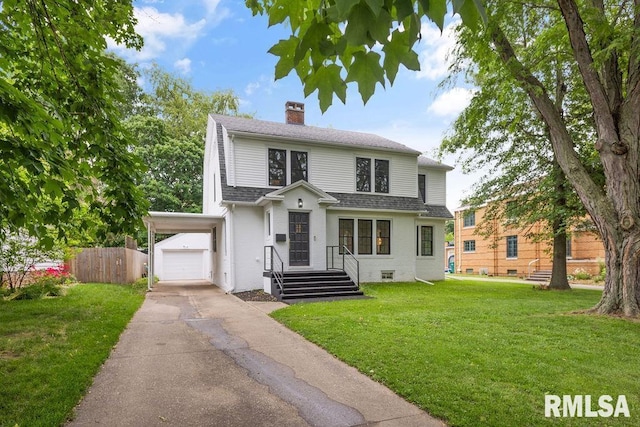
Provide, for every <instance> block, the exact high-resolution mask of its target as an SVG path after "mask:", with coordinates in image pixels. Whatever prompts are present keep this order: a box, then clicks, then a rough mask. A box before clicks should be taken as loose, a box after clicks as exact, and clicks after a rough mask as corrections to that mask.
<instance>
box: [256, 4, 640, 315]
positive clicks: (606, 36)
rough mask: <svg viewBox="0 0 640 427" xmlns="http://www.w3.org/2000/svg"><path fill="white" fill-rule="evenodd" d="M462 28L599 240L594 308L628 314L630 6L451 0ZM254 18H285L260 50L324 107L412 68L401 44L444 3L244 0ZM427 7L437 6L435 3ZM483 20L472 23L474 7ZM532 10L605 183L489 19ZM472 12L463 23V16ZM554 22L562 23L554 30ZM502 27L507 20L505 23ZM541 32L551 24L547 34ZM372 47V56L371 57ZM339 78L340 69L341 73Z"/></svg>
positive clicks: (638, 189) (639, 221)
mask: <svg viewBox="0 0 640 427" xmlns="http://www.w3.org/2000/svg"><path fill="white" fill-rule="evenodd" d="M451 3H452V5H453V8H454V11H455V12H458V13H460V15H461V17H462V20H463V22H464V23H465V25H467V26H469V27H470V28H472V29H474V31H476V33H477V34H478V36H479V37H484V35H486V36H487V39H486V40H488V41H489V43H488V44H487V46H488V48H489V49H491V50H492V51H493V52H494V54H495V55H496V58H498V59H499V61H500V63H501V64H502V67H504V70H506V72H507V73H508V75H510V76H511V78H512V79H513V80H514V81H515V82H516V83H515V84H517V86H518V87H520V88H521V89H522V90H523V91H524V92H525V93H526V94H527V96H528V97H529V99H530V101H531V104H532V105H533V106H534V108H535V111H536V112H537V114H538V115H539V117H540V118H541V120H542V121H544V124H545V126H546V127H547V130H548V133H549V142H550V146H551V148H552V150H553V152H554V155H555V158H556V160H557V162H558V165H559V166H560V168H561V169H562V171H563V172H564V174H565V176H566V177H567V179H568V180H569V182H570V183H571V185H572V186H573V188H574V189H575V191H576V194H577V195H578V197H579V198H580V200H581V202H582V203H583V205H584V206H585V209H586V210H587V212H588V213H589V215H590V216H591V218H592V219H593V221H594V223H595V226H596V228H597V229H598V231H599V232H600V235H601V236H602V240H603V243H604V246H605V254H606V259H605V264H606V269H607V276H606V279H605V289H604V292H603V295H602V299H601V301H600V303H599V304H598V305H597V306H596V307H594V309H593V311H594V312H597V313H602V314H620V315H625V316H634V317H635V316H640V180H639V179H638V170H640V115H639V114H638V111H640V12H639V10H640V4H639V2H638V1H634V2H620V1H605V0H595V1H587V2H583V1H579V0H557V1H556V2H552V1H544V2H536V3H535V4H526V3H522V2H516V1H513V2H512V1H502V0H500V1H488V2H485V7H486V9H482V6H481V5H480V2H472V1H455V0H454V1H452V2H451ZM247 4H248V5H249V6H250V7H251V8H252V9H253V10H254V12H255V13H267V14H268V15H269V23H270V24H271V25H273V24H277V23H282V22H286V23H287V25H288V26H289V27H290V28H291V32H292V35H291V36H290V38H289V39H287V40H281V41H280V42H279V43H278V44H276V45H275V46H274V47H273V48H272V49H271V52H272V53H274V54H276V55H277V56H279V57H280V59H279V61H278V64H277V66H276V77H282V76H284V75H287V74H288V73H289V72H291V71H292V70H294V69H295V70H296V73H297V74H298V76H299V78H300V80H301V81H302V83H303V85H304V88H305V95H307V96H308V95H309V94H311V93H312V92H314V91H315V90H317V91H318V97H319V102H320V107H321V109H322V110H323V111H324V110H326V109H327V108H328V107H329V106H330V105H331V102H332V100H333V95H334V94H335V95H336V96H338V98H339V99H341V100H342V101H343V102H344V101H345V97H346V90H345V85H346V83H348V82H352V81H355V82H357V84H358V87H359V90H360V94H361V96H362V98H363V100H364V101H365V102H366V101H367V100H368V99H369V97H371V95H372V94H373V92H374V91H375V89H376V85H377V84H378V83H380V84H381V85H384V82H385V80H384V77H385V76H386V78H387V80H389V81H390V82H393V80H394V78H395V73H396V71H397V68H398V66H397V64H400V63H402V64H403V65H404V66H405V67H407V68H409V69H414V68H415V66H416V61H415V59H416V58H415V51H414V50H413V46H414V45H415V43H416V41H417V40H418V39H419V36H420V33H419V23H420V20H421V19H422V18H423V17H427V18H428V19H430V20H432V21H434V22H435V23H436V24H437V25H440V26H442V22H443V21H442V17H443V16H444V14H445V13H446V7H445V6H446V2H445V1H444V0H442V1H429V2H427V1H420V0H418V1H412V0H327V1H321V0H315V1H314V0H309V1H306V2H288V1H285V0H247ZM436 9H437V10H436ZM482 10H486V18H487V19H486V25H485V26H484V28H483V29H482V30H480V29H475V28H474V27H473V25H474V23H476V22H478V20H479V18H478V17H479V16H482V13H481V12H480V11H482ZM534 10H535V11H538V12H540V13H543V14H545V16H547V17H549V19H548V20H545V19H542V20H540V24H539V25H540V26H541V28H542V29H546V30H549V31H545V32H544V34H543V35H542V36H544V37H563V38H566V40H568V44H567V49H568V50H567V52H566V53H567V55H568V57H569V58H570V61H571V63H572V64H573V66H575V67H576V69H577V70H578V73H577V75H578V76H579V79H578V80H577V81H576V82H575V84H576V85H579V86H581V87H583V88H584V91H585V93H586V94H587V96H588V99H589V104H588V105H589V109H588V113H589V114H591V115H592V117H593V123H594V127H595V131H596V138H595V142H594V145H593V147H594V148H595V150H596V151H597V153H598V159H599V161H600V162H601V163H602V166H603V170H604V176H605V183H604V185H601V182H600V180H599V179H597V178H596V177H594V176H593V174H592V173H591V171H590V169H589V165H588V164H585V162H584V161H583V160H584V158H583V157H581V156H580V154H579V152H578V151H577V150H576V141H575V140H574V136H573V135H572V132H571V127H570V123H569V122H568V121H567V120H566V117H565V116H564V115H563V109H562V108H560V107H561V106H560V105H558V104H557V103H556V102H555V99H554V98H556V97H555V96H554V95H555V94H554V87H556V86H554V87H550V86H548V85H546V84H545V79H544V78H541V77H542V76H541V75H540V74H539V73H538V72H537V71H536V69H535V67H533V63H531V62H530V61H529V59H530V58H528V57H527V55H526V54H523V52H520V51H519V50H518V49H517V46H518V44H519V43H522V42H523V40H522V39H520V38H511V34H510V32H509V31H508V29H507V30H505V29H504V28H503V25H504V22H503V21H501V19H500V16H502V15H505V16H506V14H509V13H512V14H515V15H512V16H518V17H520V16H525V15H526V14H528V13H531V12H532V11H534ZM474 17H475V19H474ZM556 22H562V23H564V25H562V26H557V25H555V23H556ZM513 25H518V22H517V21H515V22H514V24H513ZM553 29H557V31H558V32H557V33H555V34H554V32H553V31H551V30H553ZM379 51H381V52H382V54H381V53H378V52H379ZM343 73H344V74H343Z"/></svg>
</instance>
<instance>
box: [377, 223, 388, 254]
mask: <svg viewBox="0 0 640 427" xmlns="http://www.w3.org/2000/svg"><path fill="white" fill-rule="evenodd" d="M376 253H377V254H378V255H389V254H390V253H391V221H389V220H378V221H376Z"/></svg>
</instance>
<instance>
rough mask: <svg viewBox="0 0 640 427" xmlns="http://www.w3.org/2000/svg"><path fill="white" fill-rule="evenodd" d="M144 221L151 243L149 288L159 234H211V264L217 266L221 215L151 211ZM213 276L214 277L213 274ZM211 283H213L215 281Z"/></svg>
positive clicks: (149, 286)
mask: <svg viewBox="0 0 640 427" xmlns="http://www.w3.org/2000/svg"><path fill="white" fill-rule="evenodd" d="M143 221H144V224H145V226H146V227H147V238H148V245H149V259H148V264H147V265H148V273H147V289H149V290H152V288H153V278H154V276H155V245H156V235H157V234H179V233H206V234H209V236H210V238H209V258H210V259H209V265H210V266H211V270H213V269H214V268H215V265H214V257H213V253H214V248H215V245H216V236H217V230H218V229H219V228H220V225H221V224H222V221H223V218H222V217H221V216H216V215H205V214H199V213H184V212H149V215H148V216H146V217H144V218H143ZM211 277H212V278H213V275H212V276H211ZM211 283H213V281H212V282H211Z"/></svg>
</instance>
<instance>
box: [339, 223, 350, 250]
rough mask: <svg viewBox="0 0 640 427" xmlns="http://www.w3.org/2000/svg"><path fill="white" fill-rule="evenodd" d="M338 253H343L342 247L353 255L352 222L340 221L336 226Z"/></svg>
mask: <svg viewBox="0 0 640 427" xmlns="http://www.w3.org/2000/svg"><path fill="white" fill-rule="evenodd" d="M338 242H339V245H340V248H339V252H340V253H341V254H342V253H343V252H344V247H345V246H346V248H347V249H348V250H349V251H350V252H351V253H353V220H352V219H341V220H340V224H339V226H338Z"/></svg>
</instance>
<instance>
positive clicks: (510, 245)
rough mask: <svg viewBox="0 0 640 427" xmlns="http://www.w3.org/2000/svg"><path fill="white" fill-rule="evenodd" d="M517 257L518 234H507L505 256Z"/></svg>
mask: <svg viewBox="0 0 640 427" xmlns="http://www.w3.org/2000/svg"><path fill="white" fill-rule="evenodd" d="M517 257H518V236H507V258H517Z"/></svg>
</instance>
